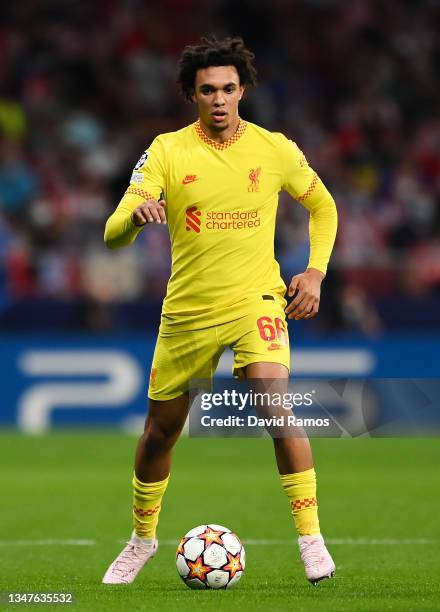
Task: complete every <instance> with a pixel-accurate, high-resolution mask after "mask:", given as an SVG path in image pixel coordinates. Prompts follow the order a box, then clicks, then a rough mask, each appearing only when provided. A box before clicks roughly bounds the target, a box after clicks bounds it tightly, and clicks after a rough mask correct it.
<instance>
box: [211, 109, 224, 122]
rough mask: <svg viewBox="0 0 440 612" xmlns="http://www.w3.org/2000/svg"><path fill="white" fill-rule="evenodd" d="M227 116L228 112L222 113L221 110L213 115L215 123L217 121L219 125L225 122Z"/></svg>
mask: <svg viewBox="0 0 440 612" xmlns="http://www.w3.org/2000/svg"><path fill="white" fill-rule="evenodd" d="M226 115H227V112H226V111H221V110H217V111H214V112H213V113H211V117H212V118H213V119H214V121H217V122H218V123H220V122H221V121H223V120H224V119H225V117H226Z"/></svg>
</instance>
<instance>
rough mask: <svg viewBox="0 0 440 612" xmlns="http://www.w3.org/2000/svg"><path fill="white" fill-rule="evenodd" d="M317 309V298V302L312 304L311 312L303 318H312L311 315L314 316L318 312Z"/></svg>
mask: <svg viewBox="0 0 440 612" xmlns="http://www.w3.org/2000/svg"><path fill="white" fill-rule="evenodd" d="M318 311H319V300H318V302H317V303H316V304H314V306H313V308H312V312H310V313H309V314H308V315H306V316H305V317H304V318H305V319H312V318H313V317H316V315H317V314H318Z"/></svg>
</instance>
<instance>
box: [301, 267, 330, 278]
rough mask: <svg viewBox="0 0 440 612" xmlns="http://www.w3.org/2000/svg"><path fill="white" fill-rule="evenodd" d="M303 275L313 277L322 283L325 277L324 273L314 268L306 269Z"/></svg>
mask: <svg viewBox="0 0 440 612" xmlns="http://www.w3.org/2000/svg"><path fill="white" fill-rule="evenodd" d="M304 274H307V276H313V277H314V278H317V279H318V280H320V281H322V280H323V279H324V277H325V274H324V272H321V270H317V269H316V268H307V270H306V271H305V273H304Z"/></svg>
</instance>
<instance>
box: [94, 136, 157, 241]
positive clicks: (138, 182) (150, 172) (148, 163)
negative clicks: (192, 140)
mask: <svg viewBox="0 0 440 612" xmlns="http://www.w3.org/2000/svg"><path fill="white" fill-rule="evenodd" d="M164 192H165V152H164V147H163V144H162V142H161V139H160V136H159V137H157V138H156V139H155V140H154V141H153V142H152V144H151V146H150V147H149V148H148V149H147V150H146V151H144V153H142V155H141V157H140V159H139V161H138V162H137V164H136V165H135V167H134V169H133V172H132V175H131V179H130V184H129V186H128V188H127V190H126V191H125V193H124V195H123V196H122V199H121V201H120V202H119V204H118V207H117V208H116V210H115V212H114V213H113V214H112V215H111V216H110V217H109V219H108V220H107V223H106V226H105V232H104V241H105V243H106V244H107V246H109V247H110V248H118V247H121V246H127V245H129V244H131V243H132V242H133V241H134V240H135V238H136V236H137V235H138V234H139V232H140V231H141V230H142V228H143V227H144V226H140V227H139V226H137V225H135V224H134V223H133V222H132V220H131V213H132V212H133V211H134V209H135V208H137V207H138V206H140V205H141V204H142V203H143V202H145V201H146V200H159V199H160V196H161V194H162V193H164Z"/></svg>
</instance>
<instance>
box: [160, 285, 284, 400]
mask: <svg viewBox="0 0 440 612" xmlns="http://www.w3.org/2000/svg"><path fill="white" fill-rule="evenodd" d="M227 347H230V348H231V349H232V350H233V352H234V366H233V373H234V375H239V374H240V373H241V372H240V371H241V369H242V368H244V367H245V366H247V365H249V364H250V363H256V362H262V361H263V362H264V361H265V362H272V363H281V364H283V365H285V366H286V367H287V368H288V370H289V371H290V349H289V335H288V331H287V324H286V317H285V314H284V310H283V306H282V304H280V303H279V302H278V301H276V300H275V299H274V298H273V297H272V296H262V298H261V300H258V301H255V302H253V303H252V304H251V306H250V308H249V312H248V313H247V314H246V315H245V316H244V317H241V318H239V319H236V320H234V321H231V322H229V323H223V324H221V325H216V326H213V327H206V328H204V329H197V330H191V331H183V332H177V333H175V334H169V335H168V334H167V335H161V334H160V333H159V336H158V338H157V343H156V348H155V351H154V356H153V363H152V367H151V374H150V385H149V388H148V397H149V398H150V399H153V400H162V401H164V400H169V399H173V398H175V397H178V396H179V395H182V394H183V393H185V392H187V391H188V389H189V381H190V380H192V379H211V378H212V377H213V375H214V372H215V370H216V368H217V365H218V362H219V359H220V357H221V355H222V353H223V351H224V350H225V348H227Z"/></svg>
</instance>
